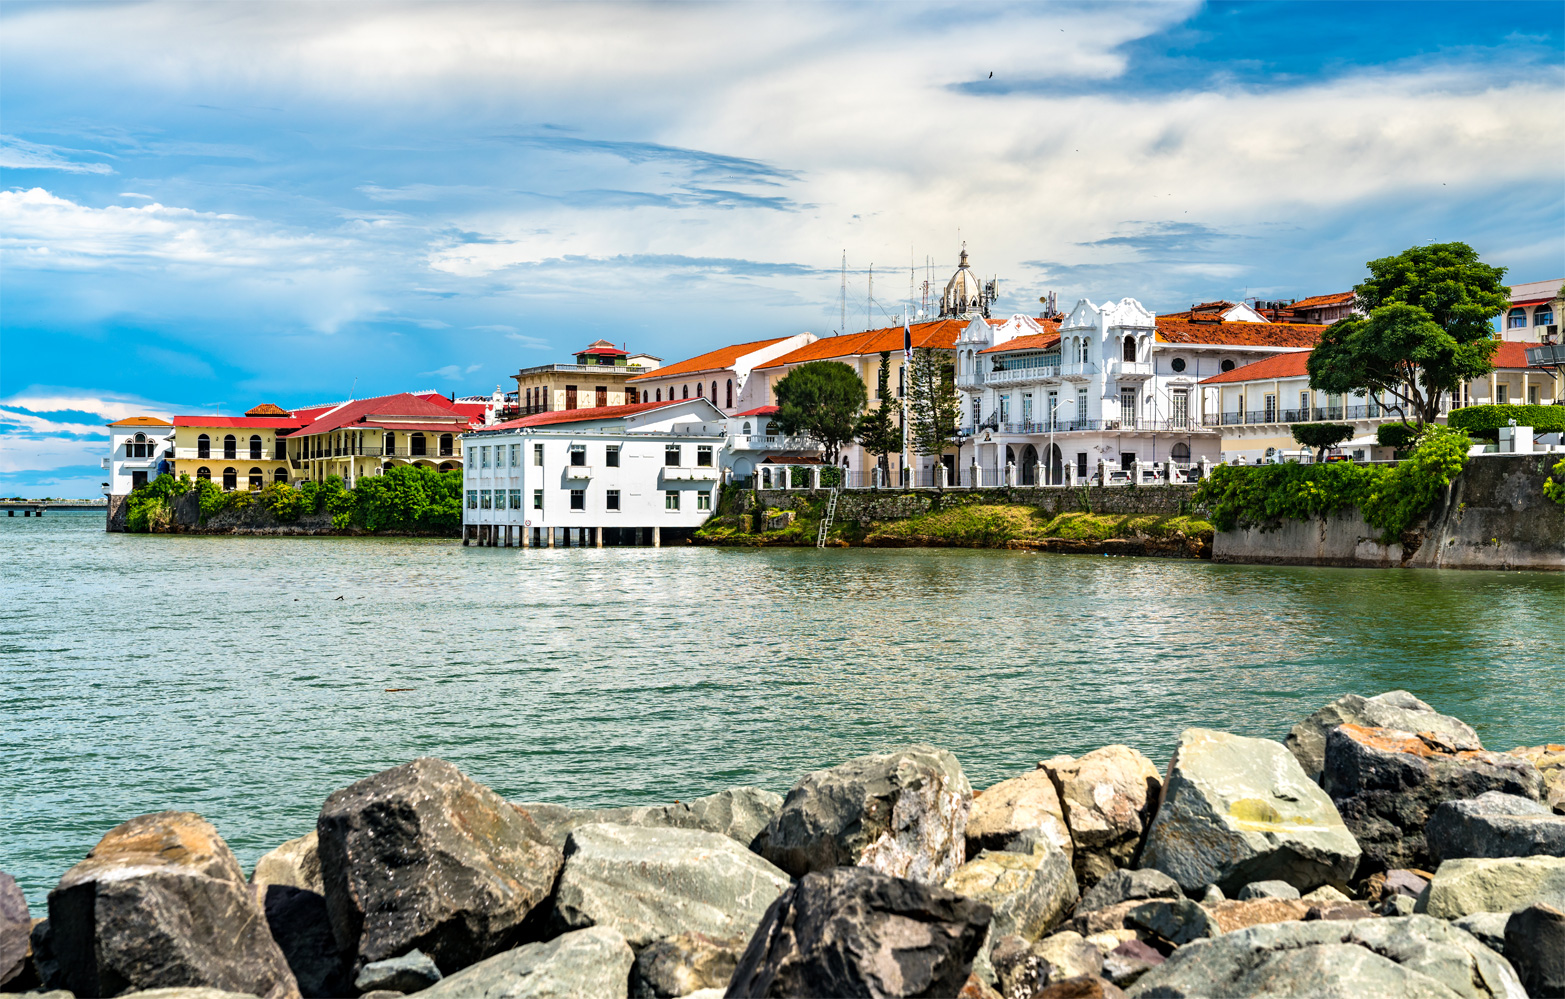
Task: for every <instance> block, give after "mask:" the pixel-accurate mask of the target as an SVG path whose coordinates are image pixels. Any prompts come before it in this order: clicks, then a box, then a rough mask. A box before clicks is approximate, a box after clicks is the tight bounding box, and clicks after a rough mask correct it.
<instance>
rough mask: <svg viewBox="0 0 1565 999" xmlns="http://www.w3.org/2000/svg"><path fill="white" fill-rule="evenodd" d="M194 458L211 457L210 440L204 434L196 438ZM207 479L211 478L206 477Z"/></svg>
mask: <svg viewBox="0 0 1565 999" xmlns="http://www.w3.org/2000/svg"><path fill="white" fill-rule="evenodd" d="M196 457H197V458H210V457H212V438H210V437H208V436H207V435H206V434H202V435H201V436H200V437H197V438H196ZM208 478H211V476H208Z"/></svg>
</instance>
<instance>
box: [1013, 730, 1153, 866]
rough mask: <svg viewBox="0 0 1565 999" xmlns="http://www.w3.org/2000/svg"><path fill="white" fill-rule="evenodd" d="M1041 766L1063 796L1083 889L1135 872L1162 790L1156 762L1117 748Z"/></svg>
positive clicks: (1075, 860)
mask: <svg viewBox="0 0 1565 999" xmlns="http://www.w3.org/2000/svg"><path fill="white" fill-rule="evenodd" d="M1038 766H1039V767H1040V768H1041V769H1042V770H1043V771H1044V772H1045V773H1047V774H1048V775H1049V778H1050V779H1051V780H1052V781H1053V782H1054V788H1055V791H1056V793H1057V794H1058V795H1059V799H1060V808H1061V810H1062V811H1063V812H1064V813H1065V824H1066V826H1067V827H1068V828H1069V829H1070V835H1071V842H1072V843H1073V844H1074V850H1073V853H1072V858H1071V860H1072V864H1073V866H1074V867H1075V869H1076V880H1077V882H1078V883H1079V884H1080V885H1081V887H1082V888H1083V889H1087V888H1091V887H1092V886H1093V885H1095V884H1097V883H1098V879H1099V878H1101V877H1103V876H1104V875H1106V874H1108V873H1109V872H1110V871H1112V870H1114V869H1115V868H1118V867H1131V866H1133V865H1134V863H1135V860H1136V855H1137V853H1138V852H1139V851H1140V849H1141V844H1142V841H1143V840H1145V838H1146V833H1147V826H1148V825H1149V824H1150V823H1151V821H1152V814H1153V812H1155V811H1156V810H1157V800H1158V789H1159V788H1160V787H1161V786H1162V784H1161V782H1160V781H1159V780H1158V773H1157V767H1155V766H1153V764H1152V761H1151V760H1149V759H1147V758H1146V757H1145V756H1142V755H1141V754H1140V753H1138V752H1136V751H1135V750H1134V749H1131V748H1130V747H1129V746H1118V745H1116V746H1104V747H1103V748H1102V749H1094V750H1093V751H1092V752H1090V753H1087V754H1086V755H1085V756H1081V757H1071V756H1055V757H1052V758H1050V759H1047V760H1044V761H1043V762H1042V763H1039V764H1038Z"/></svg>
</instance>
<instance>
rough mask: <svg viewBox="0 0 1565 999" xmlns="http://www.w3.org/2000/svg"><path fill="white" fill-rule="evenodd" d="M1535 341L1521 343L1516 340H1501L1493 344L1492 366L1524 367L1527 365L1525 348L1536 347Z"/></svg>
mask: <svg viewBox="0 0 1565 999" xmlns="http://www.w3.org/2000/svg"><path fill="white" fill-rule="evenodd" d="M1536 346H1537V344H1535V343H1530V344H1529V343H1522V342H1520V341H1518V340H1501V341H1500V342H1499V343H1497V344H1495V350H1494V366H1495V367H1497V368H1525V367H1527V348H1528V347H1536Z"/></svg>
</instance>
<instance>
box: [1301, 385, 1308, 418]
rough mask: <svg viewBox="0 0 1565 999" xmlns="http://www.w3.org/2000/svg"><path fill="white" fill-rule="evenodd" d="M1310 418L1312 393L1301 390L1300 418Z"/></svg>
mask: <svg viewBox="0 0 1565 999" xmlns="http://www.w3.org/2000/svg"><path fill="white" fill-rule="evenodd" d="M1309 418H1310V394H1309V393H1308V392H1300V393H1299V419H1301V420H1308V419H1309Z"/></svg>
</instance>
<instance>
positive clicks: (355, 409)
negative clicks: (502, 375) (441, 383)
mask: <svg viewBox="0 0 1565 999" xmlns="http://www.w3.org/2000/svg"><path fill="white" fill-rule="evenodd" d="M431 394H432V395H433V393H431ZM439 398H440V401H441V402H443V403H445V405H440V403H436V402H434V401H433V400H432V399H428V398H423V397H421V396H416V395H410V394H408V393H406V392H399V393H398V394H396V395H383V396H378V397H376V398H374V399H355V400H353V401H352V402H349V403H344V404H343V405H341V406H338V407H337V408H336V409H334V410H331V411H330V412H327V413H323V414H321V415H320V416H319V417H318V418H317V419H316V420H315V421H314V422H313V423H310V424H308V425H306V427H305V429H304V431H303V432H302V433H300V434H298V435H297V436H300V437H310V436H313V435H315V434H324V433H328V432H330V431H332V430H340V429H342V428H343V427H347V426H359V425H368V426H371V427H375V426H379V425H380V424H382V423H385V424H392V423H395V424H398V425H399V426H400V425H403V424H417V425H418V426H419V427H420V428H423V427H425V426H439V425H444V426H445V427H446V429H447V430H448V431H450V432H455V433H460V432H462V431H463V430H466V429H467V426H466V422H467V421H466V418H465V417H464V416H463V414H461V413H458V412H455V411H454V410H453V409H452V407H451V402H450V400H448V399H446V398H445V397H444V396H441V397H439Z"/></svg>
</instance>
